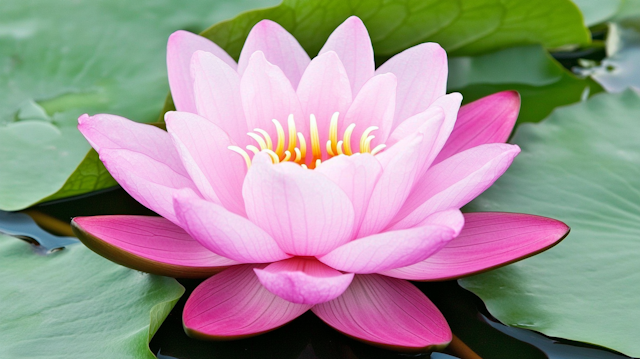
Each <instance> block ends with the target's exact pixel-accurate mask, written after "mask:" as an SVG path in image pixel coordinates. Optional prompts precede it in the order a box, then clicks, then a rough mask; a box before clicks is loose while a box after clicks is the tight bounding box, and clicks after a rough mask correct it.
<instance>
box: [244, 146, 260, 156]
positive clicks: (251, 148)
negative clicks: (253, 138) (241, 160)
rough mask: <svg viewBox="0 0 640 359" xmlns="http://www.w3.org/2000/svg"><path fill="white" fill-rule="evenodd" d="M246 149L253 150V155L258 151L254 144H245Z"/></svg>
mask: <svg viewBox="0 0 640 359" xmlns="http://www.w3.org/2000/svg"><path fill="white" fill-rule="evenodd" d="M247 149H248V150H249V151H251V152H253V155H254V156H255V155H257V154H258V153H260V150H259V149H258V147H256V146H254V145H247Z"/></svg>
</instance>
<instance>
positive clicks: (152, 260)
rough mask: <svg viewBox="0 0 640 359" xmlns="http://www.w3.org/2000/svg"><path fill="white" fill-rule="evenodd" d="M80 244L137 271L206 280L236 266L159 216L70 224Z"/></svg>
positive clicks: (78, 219)
mask: <svg viewBox="0 0 640 359" xmlns="http://www.w3.org/2000/svg"><path fill="white" fill-rule="evenodd" d="M71 226H72V227H73V230H74V233H75V234H76V236H77V237H78V238H80V240H81V241H82V243H84V244H85V245H86V246H87V247H89V248H91V250H93V251H94V252H96V253H98V254H100V255H101V256H103V257H105V258H107V259H109V260H111V261H113V262H116V263H119V264H122V265H124V266H127V267H129V268H133V269H136V270H139V271H143V272H147V273H153V274H158V275H164V276H170V277H178V278H207V277H210V276H211V275H213V274H215V273H218V272H220V271H221V270H223V269H225V268H227V267H229V266H232V265H235V264H238V262H236V261H233V260H231V259H228V258H225V257H222V256H219V255H217V254H215V253H213V252H211V251H210V250H208V249H206V248H204V247H203V246H202V245H200V244H199V243H198V242H197V241H196V240H195V239H193V238H191V236H189V235H188V234H187V232H185V231H184V230H183V229H182V228H180V227H178V226H176V225H175V224H173V223H171V222H169V221H168V220H166V219H164V218H162V217H149V216H95V217H76V218H74V219H73V221H71Z"/></svg>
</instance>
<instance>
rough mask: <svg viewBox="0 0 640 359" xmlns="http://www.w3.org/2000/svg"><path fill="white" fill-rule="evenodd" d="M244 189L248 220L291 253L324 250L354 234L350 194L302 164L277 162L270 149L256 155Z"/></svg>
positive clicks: (320, 252)
mask: <svg viewBox="0 0 640 359" xmlns="http://www.w3.org/2000/svg"><path fill="white" fill-rule="evenodd" d="M242 193H243V196H244V200H245V204H246V208H247V215H248V216H249V219H251V221H252V222H254V223H256V224H257V225H259V226H260V227H261V228H263V229H264V230H265V231H267V233H269V234H271V236H273V238H274V239H275V240H276V242H278V245H279V246H280V248H282V250H284V251H285V252H286V253H289V254H292V255H298V256H316V255H323V254H326V253H328V252H330V251H331V250H332V249H334V248H336V247H338V246H340V245H341V244H344V243H346V242H348V241H349V240H350V239H351V236H352V234H353V206H352V205H351V201H349V197H347V195H346V194H345V193H344V191H342V190H341V189H340V187H338V185H336V184H335V183H333V182H332V181H331V180H330V179H328V178H327V177H326V176H324V175H322V174H320V173H316V172H314V171H313V170H308V169H304V168H302V167H300V166H299V165H297V164H293V163H291V162H285V163H279V164H275V165H274V164H272V163H271V160H270V159H269V156H268V155H266V154H265V153H259V154H257V155H256V156H255V157H254V158H253V164H252V165H251V168H250V169H249V173H247V177H246V179H245V182H244V187H243V191H242Z"/></svg>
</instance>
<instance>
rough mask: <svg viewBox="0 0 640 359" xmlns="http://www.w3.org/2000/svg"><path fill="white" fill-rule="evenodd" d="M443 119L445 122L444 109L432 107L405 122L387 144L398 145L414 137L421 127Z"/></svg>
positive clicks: (394, 131) (390, 136) (389, 145)
mask: <svg viewBox="0 0 640 359" xmlns="http://www.w3.org/2000/svg"><path fill="white" fill-rule="evenodd" d="M434 117H437V118H442V120H440V121H444V118H445V113H444V110H443V109H442V107H440V106H436V105H431V106H429V108H428V109H426V110H424V111H423V112H420V113H419V114H417V115H413V116H411V117H409V118H408V119H406V120H404V121H403V122H402V123H401V124H400V125H398V127H396V129H395V130H393V132H392V133H391V135H389V138H388V139H387V141H386V142H385V144H386V145H387V146H388V147H391V146H393V145H395V144H396V143H398V141H400V140H402V139H403V138H405V137H408V136H410V135H413V134H414V133H416V132H417V131H418V129H419V128H420V126H422V124H424V123H425V122H427V121H433V118H434Z"/></svg>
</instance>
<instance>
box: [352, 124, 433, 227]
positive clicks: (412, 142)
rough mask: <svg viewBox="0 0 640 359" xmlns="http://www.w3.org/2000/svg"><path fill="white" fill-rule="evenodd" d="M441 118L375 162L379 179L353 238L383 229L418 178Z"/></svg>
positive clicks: (386, 151)
mask: <svg viewBox="0 0 640 359" xmlns="http://www.w3.org/2000/svg"><path fill="white" fill-rule="evenodd" d="M442 121H443V118H442V117H433V118H431V119H430V120H429V121H427V122H426V123H424V124H423V125H422V126H421V127H420V129H419V130H418V131H417V132H416V133H414V134H413V135H411V136H409V137H405V138H404V139H402V141H400V142H398V143H397V144H395V145H394V146H392V147H391V148H389V149H388V150H385V151H384V152H382V153H381V154H379V155H377V156H376V158H377V159H378V161H380V163H381V164H382V171H383V172H382V176H380V179H379V180H378V183H377V184H376V187H375V188H374V190H373V193H372V195H371V199H370V200H369V208H367V211H366V212H365V216H364V220H363V221H362V225H361V226H360V228H359V231H358V235H357V236H356V238H361V237H366V236H369V235H371V234H374V233H378V232H380V231H381V230H382V229H384V228H386V227H387V225H388V224H389V222H390V221H391V220H392V219H393V217H394V216H395V215H396V213H397V212H398V210H399V209H400V208H401V207H402V204H403V203H404V202H405V200H406V199H407V196H408V195H409V193H410V192H411V188H412V187H413V185H414V183H415V182H416V181H417V180H418V179H419V178H420V177H421V173H422V168H423V167H425V161H426V160H427V158H428V157H430V156H431V155H430V153H431V151H432V147H433V143H434V142H435V140H436V138H437V136H438V133H439V129H440V127H441V125H442Z"/></svg>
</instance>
